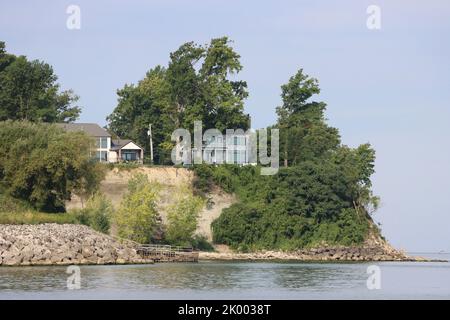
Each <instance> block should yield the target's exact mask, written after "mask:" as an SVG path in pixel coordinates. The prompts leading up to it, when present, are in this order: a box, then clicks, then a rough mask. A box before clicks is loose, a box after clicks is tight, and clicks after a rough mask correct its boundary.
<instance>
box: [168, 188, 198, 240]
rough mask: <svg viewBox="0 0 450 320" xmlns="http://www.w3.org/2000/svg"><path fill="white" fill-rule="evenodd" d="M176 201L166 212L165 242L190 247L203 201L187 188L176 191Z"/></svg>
mask: <svg viewBox="0 0 450 320" xmlns="http://www.w3.org/2000/svg"><path fill="white" fill-rule="evenodd" d="M177 197H178V199H177V201H176V202H175V203H174V204H173V205H171V206H170V207H169V208H168V210H167V220H168V226H167V232H166V240H167V241H168V242H169V243H170V244H173V245H180V246H187V245H192V243H193V236H194V232H195V230H196V229H197V225H198V217H199V214H200V210H201V209H202V207H203V205H204V201H203V200H202V199H201V198H200V197H196V196H193V195H192V193H191V191H190V190H189V189H188V188H181V189H180V190H178V194H177Z"/></svg>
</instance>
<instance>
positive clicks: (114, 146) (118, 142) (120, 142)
mask: <svg viewBox="0 0 450 320" xmlns="http://www.w3.org/2000/svg"><path fill="white" fill-rule="evenodd" d="M130 142H133V141H132V140H130V139H113V140H111V150H119V149H122V148H123V147H125V146H126V145H127V144H129V143H130ZM133 143H134V144H136V143H135V142H133ZM136 145H137V144H136ZM137 146H138V145H137ZM138 147H139V148H140V149H142V148H141V147H140V146H138Z"/></svg>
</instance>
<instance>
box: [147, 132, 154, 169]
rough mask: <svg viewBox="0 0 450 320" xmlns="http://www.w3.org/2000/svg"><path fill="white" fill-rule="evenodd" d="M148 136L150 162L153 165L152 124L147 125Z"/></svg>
mask: <svg viewBox="0 0 450 320" xmlns="http://www.w3.org/2000/svg"><path fill="white" fill-rule="evenodd" d="M147 134H148V136H149V137H150V161H151V163H152V164H153V139H152V124H151V123H150V124H149V125H148V131H147Z"/></svg>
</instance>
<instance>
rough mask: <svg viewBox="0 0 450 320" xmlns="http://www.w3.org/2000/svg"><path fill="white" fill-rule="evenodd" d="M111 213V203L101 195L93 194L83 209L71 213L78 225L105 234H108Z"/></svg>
mask: <svg viewBox="0 0 450 320" xmlns="http://www.w3.org/2000/svg"><path fill="white" fill-rule="evenodd" d="M113 213H114V209H113V207H112V204H111V201H109V200H108V199H107V198H106V197H105V196H104V195H103V194H101V193H95V194H94V195H93V196H92V197H91V198H90V199H89V200H88V201H87V203H86V207H84V208H83V209H81V210H75V211H73V212H71V214H73V215H75V217H76V219H77V222H78V223H80V224H84V225H87V226H89V227H91V228H92V229H94V230H97V231H100V232H103V233H106V234H108V233H109V229H110V227H111V218H112V216H113Z"/></svg>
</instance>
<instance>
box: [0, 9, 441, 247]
mask: <svg viewBox="0 0 450 320" xmlns="http://www.w3.org/2000/svg"><path fill="white" fill-rule="evenodd" d="M318 2H319V1H312V0H311V1H281V0H279V1H261V0H259V1H234V0H226V1H224V0H217V1H210V0H191V1H187V0H179V1H170V0H165V1H92V0H91V1H87V0H86V1H84V0H83V1H81V0H78V1H75V0H72V1H49V0H41V1H39V2H38V1H5V0H3V1H2V2H1V3H0V39H1V40H3V41H5V42H6V44H7V50H8V51H10V52H12V53H15V54H24V55H26V56H28V57H29V58H31V59H41V60H44V61H46V62H48V63H50V64H51V65H52V66H53V67H54V70H55V72H56V74H57V75H58V76H59V82H60V83H61V86H62V88H63V89H68V88H72V89H73V90H74V91H75V92H76V93H77V94H78V95H80V97H81V99H80V104H81V105H82V106H83V107H84V108H83V114H82V117H81V121H84V122H97V123H99V124H101V125H104V124H105V123H106V122H105V117H106V116H107V115H108V114H109V113H111V111H112V110H113V108H114V107H115V105H116V94H115V92H116V89H118V88H121V87H123V85H124V84H125V83H135V82H137V81H138V80H139V79H141V78H142V77H143V76H144V75H145V72H146V71H147V70H148V69H149V68H151V67H153V66H155V65H157V64H162V65H166V64H167V61H168V55H169V52H171V51H173V50H175V49H176V48H177V47H178V46H179V45H180V44H182V43H183V42H186V41H195V42H197V43H206V42H208V41H209V40H210V39H211V38H213V37H220V36H223V35H227V36H229V37H230V38H231V39H233V40H234V47H235V48H236V50H237V51H238V52H239V53H240V54H241V56H242V59H241V61H242V64H243V66H244V69H243V71H242V72H241V74H240V77H241V78H242V79H244V80H246V81H247V82H248V85H249V90H250V97H249V99H248V100H247V102H246V110H247V112H248V113H250V114H251V116H252V125H253V127H256V128H258V127H263V126H266V125H268V124H271V123H273V122H274V121H275V112H274V110H275V107H276V106H277V105H278V104H279V103H280V97H279V95H280V85H281V84H283V83H285V82H286V81H287V80H288V78H289V77H290V76H291V75H292V74H294V73H295V71H296V70H297V69H298V68H300V67H302V68H304V70H305V71H306V72H307V73H308V74H310V75H312V76H314V77H317V78H318V79H319V81H320V85H321V88H322V94H321V96H320V99H322V100H324V101H325V102H327V103H328V111H327V116H328V118H329V119H330V120H329V122H330V123H331V124H332V125H334V126H336V127H338V128H339V129H340V132H341V134H342V138H343V142H344V143H345V144H349V145H351V146H356V145H358V144H360V143H364V142H370V143H372V144H373V145H374V147H375V148H376V150H377V163H376V170H377V173H376V174H375V175H374V179H373V180H374V188H375V191H376V193H377V194H378V195H380V196H381V199H382V207H381V209H380V210H379V211H378V212H377V213H376V214H375V219H376V220H377V221H380V222H381V223H382V225H383V233H384V234H385V235H386V236H387V238H388V239H389V240H390V241H391V243H392V244H394V245H395V246H398V247H401V248H404V249H407V250H414V251H422V250H427V251H430V250H431V251H436V250H441V249H444V250H450V168H449V166H450V150H449V147H450V144H449V142H448V138H449V137H450V125H449V124H450V106H449V103H450V61H449V60H450V41H449V39H450V2H449V1H445V0H442V1H437V0H431V1H411V0H409V1H407V0H404V1H400V0H397V1H395V0H390V1H378V0H370V1H366V0H354V1H350V0H344V1H342V0H341V1H321V2H320V4H319V3H318ZM70 4H76V5H79V6H80V8H81V30H72V31H71V30H68V29H67V28H66V19H67V17H68V15H67V14H66V8H67V6H68V5H70ZM370 4H376V5H379V6H380V7H381V19H382V20H381V24H382V29H381V30H378V31H373V30H368V29H367V28H366V18H367V14H366V8H367V6H368V5H370Z"/></svg>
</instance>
